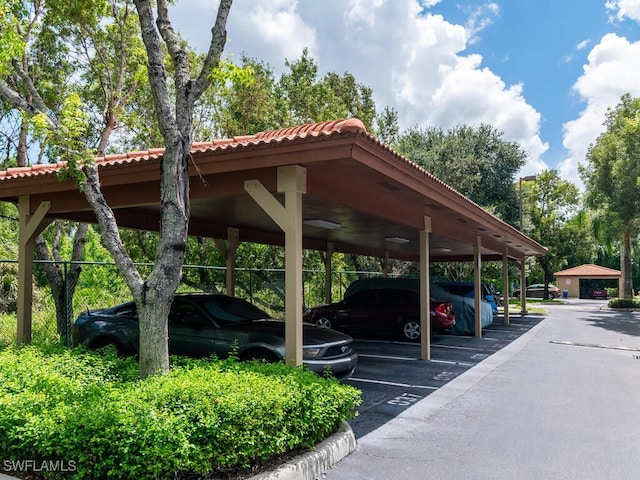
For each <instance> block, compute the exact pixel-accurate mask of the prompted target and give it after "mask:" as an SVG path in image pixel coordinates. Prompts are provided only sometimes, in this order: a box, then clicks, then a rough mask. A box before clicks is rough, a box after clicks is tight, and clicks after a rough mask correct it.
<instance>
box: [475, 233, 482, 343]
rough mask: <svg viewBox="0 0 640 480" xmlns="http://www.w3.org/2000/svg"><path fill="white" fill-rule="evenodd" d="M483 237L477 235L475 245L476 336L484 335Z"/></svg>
mask: <svg viewBox="0 0 640 480" xmlns="http://www.w3.org/2000/svg"><path fill="white" fill-rule="evenodd" d="M481 241H482V239H481V238H480V237H476V244H475V245H474V246H473V277H474V278H473V279H474V283H475V294H474V296H473V306H474V309H475V324H476V328H475V331H476V337H477V338H481V337H482V311H481V306H482V287H481V286H480V284H481V283H482V258H481V256H480V242H481Z"/></svg>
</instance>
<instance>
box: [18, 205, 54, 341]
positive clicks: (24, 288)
mask: <svg viewBox="0 0 640 480" xmlns="http://www.w3.org/2000/svg"><path fill="white" fill-rule="evenodd" d="M49 208H51V202H42V203H40V205H38V208H37V209H36V211H35V212H34V213H33V215H32V214H31V198H30V197H29V196H28V195H23V196H21V197H19V198H18V215H19V228H20V230H19V232H18V239H19V240H18V242H19V246H18V305H17V314H18V315H17V318H18V324H17V335H16V344H17V345H20V344H23V343H26V344H28V343H31V324H32V320H33V308H32V305H33V244H34V241H35V238H36V237H37V236H38V234H40V233H41V232H42V231H43V230H44V229H45V228H46V226H47V225H49V223H50V222H51V221H50V220H48V219H45V215H46V214H47V212H48V211H49Z"/></svg>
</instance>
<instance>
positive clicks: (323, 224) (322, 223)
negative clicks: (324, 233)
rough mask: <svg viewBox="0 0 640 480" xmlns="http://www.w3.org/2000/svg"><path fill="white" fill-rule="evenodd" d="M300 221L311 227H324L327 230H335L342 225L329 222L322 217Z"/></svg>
mask: <svg viewBox="0 0 640 480" xmlns="http://www.w3.org/2000/svg"><path fill="white" fill-rule="evenodd" d="M302 223H304V224H305V225H309V226H311V227H319V228H326V229H327V230H336V229H338V228H340V227H342V225H341V224H339V223H337V222H331V221H329V220H322V219H313V220H305V221H304V222H302Z"/></svg>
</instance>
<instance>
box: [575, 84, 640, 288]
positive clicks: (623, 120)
mask: <svg viewBox="0 0 640 480" xmlns="http://www.w3.org/2000/svg"><path fill="white" fill-rule="evenodd" d="M604 125H605V127H606V130H605V132H604V133H602V134H601V135H600V136H599V137H598V139H597V140H596V142H595V143H594V144H593V145H591V146H590V147H589V151H588V152H587V163H586V165H581V166H580V174H581V176H582V178H583V180H584V182H585V187H586V194H585V200H586V205H587V206H588V207H589V208H590V210H591V212H592V217H593V218H594V227H595V228H594V233H595V234H596V235H598V238H599V240H601V241H602V243H605V244H606V243H610V242H612V241H613V240H614V239H615V240H617V241H620V243H621V249H620V250H621V258H620V264H621V265H620V269H621V271H622V292H621V294H622V296H623V297H630V295H631V293H632V283H631V275H632V268H631V242H632V239H633V238H635V237H636V236H637V234H638V231H640V182H639V181H638V179H639V178H640V140H639V138H640V98H631V96H630V95H629V94H625V95H623V96H622V98H621V101H620V103H619V104H618V105H617V106H616V107H615V108H613V109H609V111H608V112H607V119H606V121H605V123H604Z"/></svg>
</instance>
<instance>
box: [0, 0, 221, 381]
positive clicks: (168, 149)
mask: <svg viewBox="0 0 640 480" xmlns="http://www.w3.org/2000/svg"><path fill="white" fill-rule="evenodd" d="M134 3H135V6H136V9H137V14H138V19H139V24H140V31H141V36H142V40H143V42H144V46H145V50H146V54H147V58H148V68H147V72H148V82H149V86H150V89H151V92H152V93H153V99H154V101H153V103H154V109H155V113H156V117H157V121H158V125H159V129H160V131H161V133H162V137H163V140H164V144H165V152H164V155H163V158H162V161H161V164H160V182H161V184H160V192H161V193H160V204H161V209H162V213H161V223H160V231H159V235H158V245H157V251H156V256H155V262H154V267H153V269H152V271H151V273H150V274H149V275H148V276H147V278H144V277H143V275H142V274H141V273H140V272H139V271H138V270H137V268H136V266H135V264H134V262H133V260H132V258H131V256H130V255H129V254H128V253H127V250H126V248H125V246H124V244H123V242H122V240H121V238H120V234H119V230H118V225H117V224H116V221H115V216H114V214H113V211H112V210H111V208H110V207H109V205H108V203H107V202H106V200H105V198H104V196H103V194H102V191H101V189H100V178H99V174H98V166H97V165H96V164H95V163H94V162H93V158H94V155H95V153H96V150H95V149H94V148H92V146H91V145H89V144H87V141H86V139H87V132H88V130H89V129H90V121H89V119H90V112H88V111H87V110H86V108H85V105H84V104H83V103H82V102H81V101H80V96H79V95H77V94H75V95H69V96H68V97H67V98H66V99H65V101H64V102H63V106H62V108H61V109H60V112H59V114H58V115H56V114H55V112H52V111H51V109H50V108H49V107H48V106H47V104H46V102H45V100H44V98H43V97H42V96H41V95H40V93H39V92H38V89H37V86H36V85H35V84H34V83H33V81H32V78H31V77H29V76H28V75H22V72H21V71H20V70H19V69H18V71H17V74H18V76H19V77H20V80H21V82H23V84H24V88H25V91H26V92H27V93H28V94H29V95H28V96H27V95H24V94H22V92H21V91H16V89H12V88H11V86H10V85H9V84H8V83H7V82H6V81H5V80H4V79H0V94H2V99H3V100H4V101H5V102H6V103H8V104H11V105H12V106H14V108H19V109H20V110H21V111H22V112H23V113H24V114H26V115H29V116H31V117H32V118H33V119H34V123H35V124H36V125H37V126H38V128H39V129H40V131H45V132H46V134H47V138H48V139H49V141H50V146H51V148H50V155H52V156H55V157H57V158H59V159H62V160H66V161H67V164H68V169H67V172H68V173H69V174H71V175H72V176H73V177H74V178H75V179H76V180H77V181H78V182H79V184H80V186H81V188H82V190H83V191H84V193H85V195H86V197H87V200H88V201H89V203H90V204H91V206H92V208H93V210H94V212H95V214H96V217H97V219H98V223H99V225H100V229H101V233H102V242H103V244H104V246H105V247H106V248H107V250H108V251H109V252H110V254H111V255H112V257H113V258H114V260H115V263H116V265H117V267H118V269H119V271H120V273H121V274H122V275H123V277H124V278H125V281H126V282H127V285H128V287H129V289H130V290H131V293H132V295H133V298H134V300H135V302H136V305H137V307H138V316H139V322H140V373H141V376H143V377H145V376H148V375H152V374H157V373H164V372H166V371H168V369H169V353H168V327H167V318H168V314H169V309H170V307H171V303H172V302H173V295H174V293H175V290H176V288H177V286H178V284H179V282H180V278H181V269H182V264H183V261H184V255H185V250H186V239H187V227H188V221H189V162H190V159H191V156H190V151H191V145H192V128H193V120H194V107H195V105H196V102H197V101H198V100H199V99H200V98H201V96H202V95H203V93H204V92H205V91H206V90H207V88H208V87H209V85H210V84H211V76H210V75H211V73H212V71H213V69H214V68H215V67H216V66H217V65H218V62H219V60H220V55H221V53H222V51H223V49H224V45H225V42H226V21H227V16H228V14H229V11H230V9H231V4H232V0H221V1H220V4H219V7H218V12H217V16H216V19H215V23H214V24H213V27H212V35H211V42H210V45H209V49H208V52H207V54H206V56H205V57H204V59H203V61H202V62H201V66H200V68H199V70H198V71H197V72H195V74H194V75H192V72H191V70H192V68H191V64H190V56H189V54H188V51H187V50H186V47H185V43H184V42H183V41H182V40H181V39H180V37H179V36H178V35H177V34H176V32H175V31H174V29H173V28H172V25H171V22H170V19H169V11H168V1H167V0H157V1H156V2H151V1H150V0H136V1H135V2H134ZM153 3H155V5H156V10H155V12H154V9H153V6H152V4H153ZM108 4H111V5H114V4H116V2H115V0H114V1H112V2H108ZM47 5H48V6H51V7H52V6H54V5H55V6H57V7H58V8H59V9H60V10H61V11H63V12H67V13H64V14H63V15H67V14H74V15H78V20H79V21H84V16H85V15H90V12H93V11H95V9H97V8H104V5H105V2H104V1H102V0H85V1H82V2H80V1H77V2H62V1H53V0H52V1H51V2H48V4H47ZM0 7H2V10H3V11H2V12H1V13H6V14H9V15H8V17H5V22H7V20H6V18H9V20H8V23H11V22H13V21H14V19H15V22H16V23H19V22H20V21H21V18H23V17H24V8H23V7H24V5H23V4H22V2H17V1H14V2H9V1H8V0H2V3H1V4H0ZM65 9H66V10H65ZM11 31H14V30H11ZM17 37H18V38H14V36H11V37H10V38H4V39H3V40H2V43H3V44H5V45H2V44H0V46H6V47H7V50H6V51H3V52H2V55H1V56H0V74H11V73H13V72H16V62H15V58H16V56H17V55H22V53H23V52H24V51H25V48H26V47H27V45H25V44H24V42H21V39H20V38H19V36H17ZM167 54H168V55H167ZM166 58H168V61H169V62H170V68H169V67H168V66H167V65H165V59H166ZM169 72H171V74H172V77H171V78H170V73H169Z"/></svg>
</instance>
